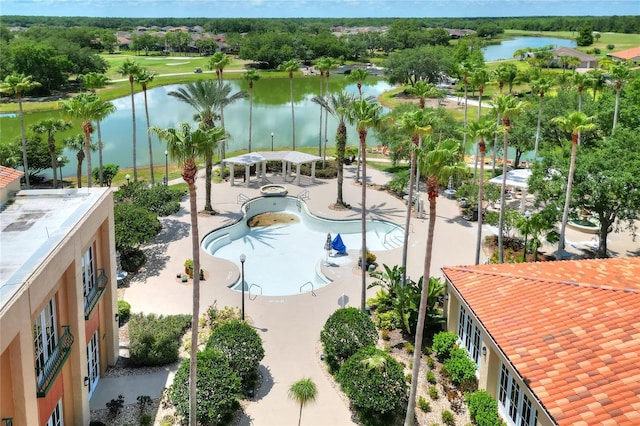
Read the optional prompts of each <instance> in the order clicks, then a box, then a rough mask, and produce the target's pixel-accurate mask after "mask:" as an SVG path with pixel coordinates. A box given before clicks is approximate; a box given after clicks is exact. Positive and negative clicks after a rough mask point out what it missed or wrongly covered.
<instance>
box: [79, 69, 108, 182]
mask: <svg viewBox="0 0 640 426" xmlns="http://www.w3.org/2000/svg"><path fill="white" fill-rule="evenodd" d="M108 82H109V78H108V77H107V76H106V75H104V74H100V73H97V72H90V73H87V74H84V75H83V76H82V85H83V86H84V88H85V89H87V90H89V91H90V92H93V93H96V89H100V88H103V87H105V86H106V85H107V83H108ZM98 109H99V110H100V113H99V114H98V115H99V116H97V117H96V129H97V131H98V180H99V181H100V186H102V185H103V184H104V182H103V177H102V148H103V145H102V130H101V128H100V122H101V121H102V120H104V119H105V118H106V117H107V116H109V115H111V114H113V113H114V112H115V110H116V107H115V105H113V104H112V103H111V102H109V101H102V105H101V106H100V108H98Z"/></svg>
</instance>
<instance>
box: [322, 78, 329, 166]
mask: <svg viewBox="0 0 640 426" xmlns="http://www.w3.org/2000/svg"><path fill="white" fill-rule="evenodd" d="M324 88H325V93H326V96H325V98H326V99H329V71H327V83H326V84H325V85H324ZM328 124H329V110H328V109H327V110H325V112H324V152H323V154H322V168H325V163H326V161H327V127H328Z"/></svg>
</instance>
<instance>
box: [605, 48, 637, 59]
mask: <svg viewBox="0 0 640 426" xmlns="http://www.w3.org/2000/svg"><path fill="white" fill-rule="evenodd" d="M607 55H608V56H613V57H615V58H620V59H634V58H638V57H640V46H638V47H632V48H631V49H627V50H621V51H620V52H615V53H608V54H607Z"/></svg>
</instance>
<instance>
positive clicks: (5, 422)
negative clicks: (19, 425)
mask: <svg viewBox="0 0 640 426" xmlns="http://www.w3.org/2000/svg"><path fill="white" fill-rule="evenodd" d="M2 423H3V425H2V426H12V425H13V419H12V418H7V419H2Z"/></svg>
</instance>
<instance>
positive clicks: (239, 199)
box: [236, 193, 249, 203]
mask: <svg viewBox="0 0 640 426" xmlns="http://www.w3.org/2000/svg"><path fill="white" fill-rule="evenodd" d="M245 201H249V197H247V196H246V195H244V194H242V193H240V194H238V197H237V198H236V203H244V202H245Z"/></svg>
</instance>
